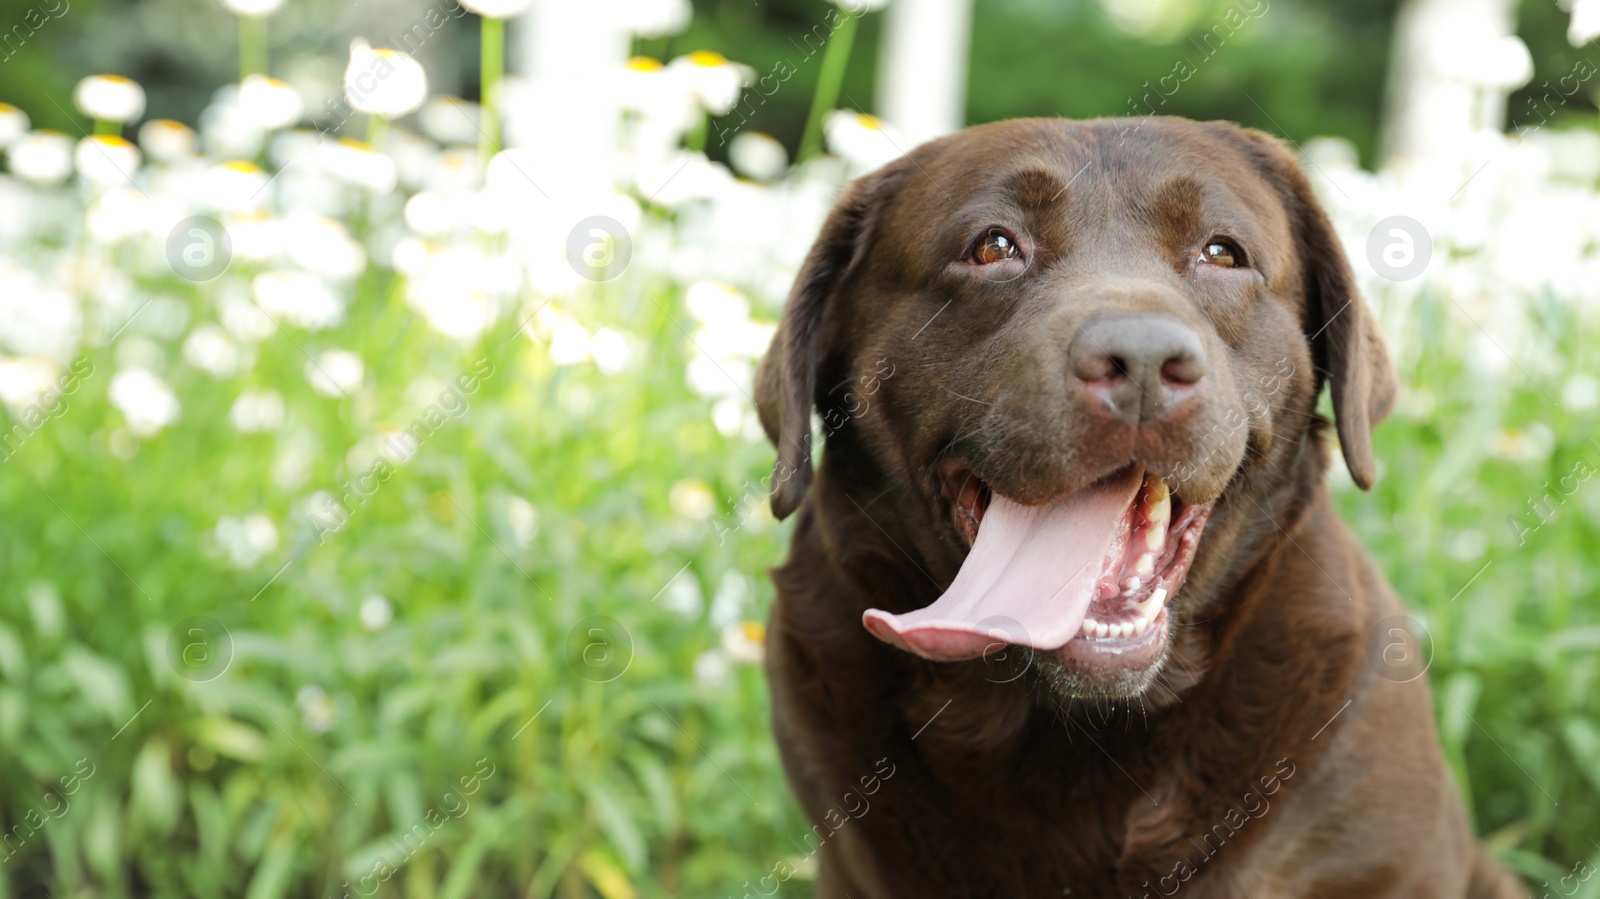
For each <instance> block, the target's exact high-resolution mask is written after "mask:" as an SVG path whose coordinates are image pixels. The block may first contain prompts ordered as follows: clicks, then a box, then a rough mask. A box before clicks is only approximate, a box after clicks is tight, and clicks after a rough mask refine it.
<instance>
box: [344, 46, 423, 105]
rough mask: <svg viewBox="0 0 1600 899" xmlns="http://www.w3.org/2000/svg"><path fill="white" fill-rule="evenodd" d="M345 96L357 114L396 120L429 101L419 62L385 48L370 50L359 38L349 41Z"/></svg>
mask: <svg viewBox="0 0 1600 899" xmlns="http://www.w3.org/2000/svg"><path fill="white" fill-rule="evenodd" d="M344 93H345V97H346V98H347V99H349V101H350V107H351V108H352V109H354V110H356V111H357V112H364V113H367V114H368V115H375V116H382V117H384V118H386V119H397V118H399V117H401V116H403V115H406V114H408V113H412V112H415V111H416V110H417V108H418V107H420V106H421V105H422V101H423V100H426V99H427V98H428V75H427V73H426V72H424V71H423V70H422V63H419V62H417V61H416V60H415V59H413V58H411V57H410V56H409V55H407V54H405V53H401V52H400V51H398V50H390V49H388V48H386V47H379V48H377V49H373V47H372V45H371V44H368V43H367V42H366V40H365V39H363V38H359V37H358V38H356V39H355V40H353V41H351V42H350V64H349V66H348V67H347V68H346V69H345V72H344Z"/></svg>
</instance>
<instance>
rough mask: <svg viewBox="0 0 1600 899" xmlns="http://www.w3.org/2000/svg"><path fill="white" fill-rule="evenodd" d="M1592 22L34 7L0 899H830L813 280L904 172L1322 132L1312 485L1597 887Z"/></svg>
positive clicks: (1583, 876)
mask: <svg viewBox="0 0 1600 899" xmlns="http://www.w3.org/2000/svg"><path fill="white" fill-rule="evenodd" d="M1575 5H1576V8H1574V2H1568V0H1561V2H1551V0H1523V2H1520V3H1519V2H1516V0H1405V2H1396V0H1342V2H1333V0H1249V2H1247V0H1233V2H1220V0H1188V2H1186V0H1125V2H1124V0H893V2H890V3H884V2H881V0H876V2H867V0H840V2H839V3H838V4H834V3H830V2H827V0H696V2H694V3H692V4H691V3H689V2H687V0H593V2H582V3H579V2H571V0H534V2H531V3H530V2H529V0H471V2H467V3H466V6H461V5H458V4H457V3H456V0H437V2H433V3H432V4H431V5H430V3H429V2H428V0H385V2H382V3H377V2H370V0H351V2H349V3H312V2H308V0H287V2H284V0H226V2H218V0H137V2H135V0H125V2H124V0H4V2H3V3H0V156H3V158H4V166H3V169H4V172H3V174H0V405H3V409H4V411H0V897H10V896H23V897H46V896H53V897H79V896H83V897H88V896H128V895H138V896H205V897H217V896H247V897H251V899H265V897H275V896H313V895H314V896H330V897H341V896H347V895H349V896H353V895H381V896H407V897H463V896H513V895H515V896H529V897H543V896H559V897H593V896H599V897H604V899H627V897H636V896H692V897H702V896H728V897H736V896H741V895H744V891H745V890H746V889H747V888H748V885H749V884H750V883H755V882H756V881H758V879H759V878H760V877H762V876H764V875H767V874H769V873H770V872H771V871H773V870H774V868H775V866H776V865H779V864H780V863H781V864H784V865H788V866H791V867H792V868H793V869H794V871H795V872H796V873H795V875H794V877H793V878H792V879H791V880H789V881H787V882H786V883H785V884H784V886H783V890H784V894H785V895H790V894H793V895H809V894H810V888H811V883H810V880H811V878H812V876H813V875H814V863H813V860H812V859H811V858H809V856H808V855H807V843H806V842H805V839H804V838H805V836H806V835H807V834H808V829H807V825H806V823H805V822H804V821H803V820H802V818H801V817H800V815H799V813H798V810H797V808H796V806H795V805H794V804H793V803H792V801H791V800H790V799H789V796H788V792H787V789H786V787H785V784H784V781H783V777H782V773H781V771H780V769H779V765H778V762H777V756H776V753H775V752H774V748H773V745H772V741H771V738H770V735H769V732H768V724H767V713H768V712H767V694H766V687H765V684H764V683H763V680H762V675H761V670H760V666H759V662H760V660H761V641H762V638H763V625H762V622H763V621H764V620H765V616H766V609H767V608H768V606H769V604H770V602H771V599H772V587H771V584H770V582H769V581H768V579H767V576H766V569H767V568H768V567H769V566H772V565H774V564H776V563H777V562H779V561H780V560H781V558H782V557H783V555H784V553H785V551H786V544H787V532H788V528H787V527H780V526H778V525H777V524H776V523H775V522H774V521H773V520H772V518H771V517H770V515H769V514H768V512H767V510H766V502H765V496H764V495H763V494H762V491H761V488H760V479H761V477H762V476H763V475H765V474H766V473H767V472H768V470H769V469H770V465H771V461H772V453H771V451H770V448H769V447H768V446H767V445H766V444H765V442H764V440H763V439H762V437H761V433H760V429H759V426H758V425H757V423H756V421H755V416H754V409H753V405H752V403H751V401H750V398H749V391H750V375H751V372H752V369H753V366H754V363H755V361H756V360H757V359H758V358H759V356H760V354H761V353H762V352H763V351H764V350H765V347H766V343H767V341H768V340H769V339H770V336H771V333H772V330H773V324H774V322H775V320H776V317H777V314H778V309H779V307H780V304H781V302H782V300H783V297H784V295H785V294H786V292H787V289H788V285H789V282H790V280H791V279H792V277H793V275H794V273H795V270H796V268H797V267H798V264H799V262H800V260H801V258H802V257H803V255H804V253H805V250H806V248H807V246H808V245H809V243H810V240H811V238H812V236H813V235H814V234H815V232H816V229H817V227H818V226H819V225H820V223H821V220H822V217H823V216H824V215H825V214H826V211H827V209H828V208H829V206H830V204H831V202H832V200H833V198H834V197H835V196H837V194H838V192H839V191H840V190H841V189H842V187H843V186H844V185H845V184H846V183H847V182H848V180H849V179H850V178H852V177H854V176H855V175H858V174H860V173H862V172H864V171H867V170H870V169H871V168H874V167H876V166H877V165H880V164H882V163H883V162H886V161H888V160H890V159H892V158H894V157H896V156H898V155H900V154H901V153H903V152H904V151H905V150H907V149H909V148H910V147H912V146H914V145H915V144H916V143H918V142H920V141H921V140H924V139H927V138H929V137H933V136H936V135H938V134H941V133H946V132H948V131H951V130H954V129H957V128H959V127H961V126H963V125H965V124H971V123H977V122H984V121H990V120H994V119H999V118H1005V117H1012V116H1027V115H1044V116H1055V115H1061V116H1071V117H1093V116H1107V115H1146V114H1152V113H1154V114H1175V115H1184V116H1190V117H1194V118H1223V119H1230V120H1233V121H1237V122H1241V123H1243V124H1246V125H1249V126H1252V127H1256V128H1261V129H1263V130H1266V131H1268V132H1271V133H1273V134H1277V135H1280V136H1282V137H1284V138H1286V139H1288V140H1289V141H1291V142H1293V144H1294V146H1295V147H1296V148H1297V149H1298V150H1299V151H1300V152H1301V153H1302V154H1303V156H1304V159H1305V164H1306V167H1307V169H1308V171H1309V172H1311V177H1312V180H1313V182H1314V183H1315V185H1316V187H1317V189H1318V190H1319V192H1320V193H1321V195H1322V198H1323V200H1324V203H1325V204H1326V205H1327V206H1328V208H1329V210H1330V213H1331V214H1332V215H1333V216H1334V218H1335V221H1336V224H1337V226H1338V228H1339V230H1340V233H1341V236H1342V237H1343V239H1344V240H1345V243H1346V247H1347V250H1348V253H1349V255H1350V257H1351V260H1352V262H1353V264H1354V265H1355V267H1356V269H1357V271H1358V274H1359V275H1360V277H1361V279H1362V283H1363V286H1364V289H1365V290H1366V293H1367V295H1368V297H1369V299H1370V301H1371V302H1372V303H1373V304H1374V306H1375V307H1376V309H1377V311H1378V314H1379V317H1380V319H1381V320H1382V322H1383V323H1384V327H1385V330H1386V331H1387V333H1388V335H1389V338H1390V342H1391V347H1392V349H1393V351H1394V354H1395V357H1396V362H1397V365H1398V369H1399V373H1400V377H1401V380H1402V381H1403V382H1404V385H1405V387H1404V389H1403V391H1402V394H1401V398H1400V401H1399V404H1398V407H1397V409H1396V411H1395V413H1394V414H1393V415H1392V416H1391V418H1390V420H1389V421H1388V422H1387V423H1385V424H1384V426H1383V427H1382V428H1380V429H1379V431H1378V436H1377V442H1378V446H1377V456H1378V457H1379V459H1380V460H1382V464H1383V466H1384V472H1383V475H1382V477H1381V479H1380V482H1379V484H1378V486H1377V488H1376V489H1375V490H1374V491H1373V492H1372V493H1370V494H1364V493H1361V492H1360V491H1358V490H1355V489H1354V488H1353V487H1352V486H1351V485H1350V483H1349V480H1348V476H1347V475H1345V473H1344V471H1343V469H1342V468H1336V469H1335V471H1334V472H1333V474H1332V475H1331V477H1332V479H1333V487H1334V490H1335V491H1336V496H1337V498H1338V501H1339V503H1340V505H1341V507H1342V510H1343V512H1344V513H1345V515H1346V516H1347V517H1348V518H1349V519H1350V520H1351V521H1352V522H1353V523H1354V524H1355V525H1356V527H1357V529H1358V531H1359V532H1360V534H1361V536H1362V538H1363V541H1364V542H1365V544H1366V545H1367V546H1368V547H1369V548H1370V549H1371V551H1372V552H1373V553H1374V554H1375V555H1376V557H1377V558H1378V559H1379V561H1380V563H1381V564H1382V565H1383V567H1384V569H1385V570H1386V571H1387V573H1388V575H1389V578H1390V579H1391V581H1392V582H1393V583H1394V585H1395V586H1396V588H1397V589H1398V590H1399V592H1400V594H1401V595H1402V597H1404V598H1405V600H1406V602H1407V604H1408V606H1409V608H1410V610H1411V612H1410V616H1411V619H1412V620H1411V623H1410V628H1411V631H1412V633H1413V636H1412V637H1411V638H1409V639H1407V640H1405V641H1402V644H1401V645H1398V646H1388V645H1385V646H1382V647H1380V653H1379V655H1378V656H1376V657H1375V659H1374V665H1376V666H1378V667H1380V668H1382V669H1384V670H1389V667H1390V666H1395V665H1400V663H1404V664H1403V666H1402V667H1405V668H1406V670H1412V669H1413V668H1415V667H1416V666H1418V665H1420V666H1421V667H1422V668H1424V669H1425V670H1426V672H1427V676H1428V677H1429V678H1431V680H1432V682H1433V684H1434V688H1435V698H1436V707H1437V718H1438V725H1439V729H1440V732H1441V736H1442V739H1443V741H1444V746H1445V750H1446V754H1447V756H1448V758H1449V761H1450V763H1451V765H1452V768H1453V770H1454V772H1455V775H1456V777H1457V779H1458V782H1459V783H1460V785H1461V787H1462V790H1463V791H1464V793H1465V794H1466V796H1467V797H1468V803H1469V807H1470V809H1471V814H1472V819H1473V824H1474V827H1475V828H1476V830H1477V832H1478V833H1479V834H1481V835H1482V837H1483V839H1484V840H1485V841H1486V843H1487V844H1488V845H1489V847H1490V848H1491V851H1492V852H1493V853H1494V854H1495V855H1496V856H1497V857H1499V858H1501V859H1503V860H1504V861H1505V862H1506V863H1507V864H1508V865H1510V866H1511V867H1513V868H1514V869H1516V870H1518V871H1519V872H1520V873H1522V874H1523V875H1524V877H1525V878H1526V880H1527V882H1528V884H1529V893H1530V895H1533V896H1541V897H1542V896H1546V895H1554V894H1555V892H1559V893H1561V894H1562V895H1569V896H1580V897H1590V899H1593V897H1600V878H1596V879H1591V877H1590V875H1592V873H1593V872H1594V869H1595V868H1596V867H1600V843H1597V842H1596V839H1597V838H1600V691H1596V690H1595V689H1594V687H1595V685H1596V684H1597V683H1600V601H1597V600H1600V553H1597V551H1596V549H1597V547H1600V486H1596V484H1595V483H1593V482H1592V476H1593V474H1594V473H1595V471H1596V470H1600V432H1597V430H1596V427H1595V425H1596V422H1597V421H1600V380H1597V378H1596V374H1597V372H1600V365H1597V359H1596V353H1597V347H1600V321H1597V317H1600V316H1597V313H1600V267H1597V266H1600V253H1597V247H1596V241H1597V238H1600V198H1597V195H1596V189H1597V185H1600V129H1597V125H1600V122H1597V118H1596V116H1597V109H1596V102H1595V101H1596V96H1597V89H1600V81H1597V80H1595V79H1593V77H1592V76H1593V75H1594V74H1595V73H1596V71H1597V70H1600V47H1597V46H1596V45H1595V44H1594V43H1593V39H1594V38H1595V36H1596V34H1600V3H1596V2H1594V0H1575ZM1394 653H1399V656H1394V655H1393V654H1394ZM1380 673H1382V672H1380ZM1552 890H1553V891H1555V892H1551V891H1552Z"/></svg>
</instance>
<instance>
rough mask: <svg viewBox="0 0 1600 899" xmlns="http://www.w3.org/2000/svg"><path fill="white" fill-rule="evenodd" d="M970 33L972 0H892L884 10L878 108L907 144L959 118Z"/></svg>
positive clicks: (952, 127)
mask: <svg viewBox="0 0 1600 899" xmlns="http://www.w3.org/2000/svg"><path fill="white" fill-rule="evenodd" d="M971 35H972V0H893V2H891V3H890V4H889V6H888V9H886V10H885V11H884V23H883V48H882V57H881V59H880V61H879V63H878V112H879V113H880V114H881V115H882V116H883V118H884V119H886V120H887V121H889V122H890V123H891V124H893V125H894V126H895V127H897V128H899V129H900V130H901V131H902V132H903V133H904V134H905V135H906V137H908V138H909V139H910V141H911V144H912V145H913V146H914V145H916V144H920V143H922V142H923V141H926V140H930V139H932V138H935V137H939V136H940V135H943V134H949V133H951V132H953V131H959V130H961V127H962V125H963V124H964V123H965V120H966V102H967V57H968V43H969V41H970V39H971ZM904 149H906V150H910V149H911V147H909V146H908V147H905V148H904Z"/></svg>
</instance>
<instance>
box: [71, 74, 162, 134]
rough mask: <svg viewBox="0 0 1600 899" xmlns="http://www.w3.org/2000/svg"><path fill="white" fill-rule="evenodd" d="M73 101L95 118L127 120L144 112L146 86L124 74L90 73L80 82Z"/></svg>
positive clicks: (135, 117)
mask: <svg viewBox="0 0 1600 899" xmlns="http://www.w3.org/2000/svg"><path fill="white" fill-rule="evenodd" d="M72 101H73V102H74V103H75V104H77V107H78V111H79V112H81V113H83V114H84V115H86V116H88V117H89V118H91V119H100V120H102V121H107V122H117V123H119V124H123V123H127V122H132V121H134V120H136V119H138V118H139V117H140V116H142V115H144V88H142V87H140V86H139V85H138V84H137V83H136V82H135V81H133V79H131V78H124V77H122V76H121V75H90V76H89V77H88V78H85V79H83V80H82V81H80V82H78V87H77V89H76V90H74V91H73V92H72Z"/></svg>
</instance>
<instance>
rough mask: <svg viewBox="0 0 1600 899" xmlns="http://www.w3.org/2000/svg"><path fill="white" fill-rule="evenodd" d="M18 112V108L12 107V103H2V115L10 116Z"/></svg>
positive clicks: (0, 110) (0, 111)
mask: <svg viewBox="0 0 1600 899" xmlns="http://www.w3.org/2000/svg"><path fill="white" fill-rule="evenodd" d="M16 111H17V108H16V107H15V106H12V105H11V104H10V103H0V115H10V114H11V113H13V112H16Z"/></svg>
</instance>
